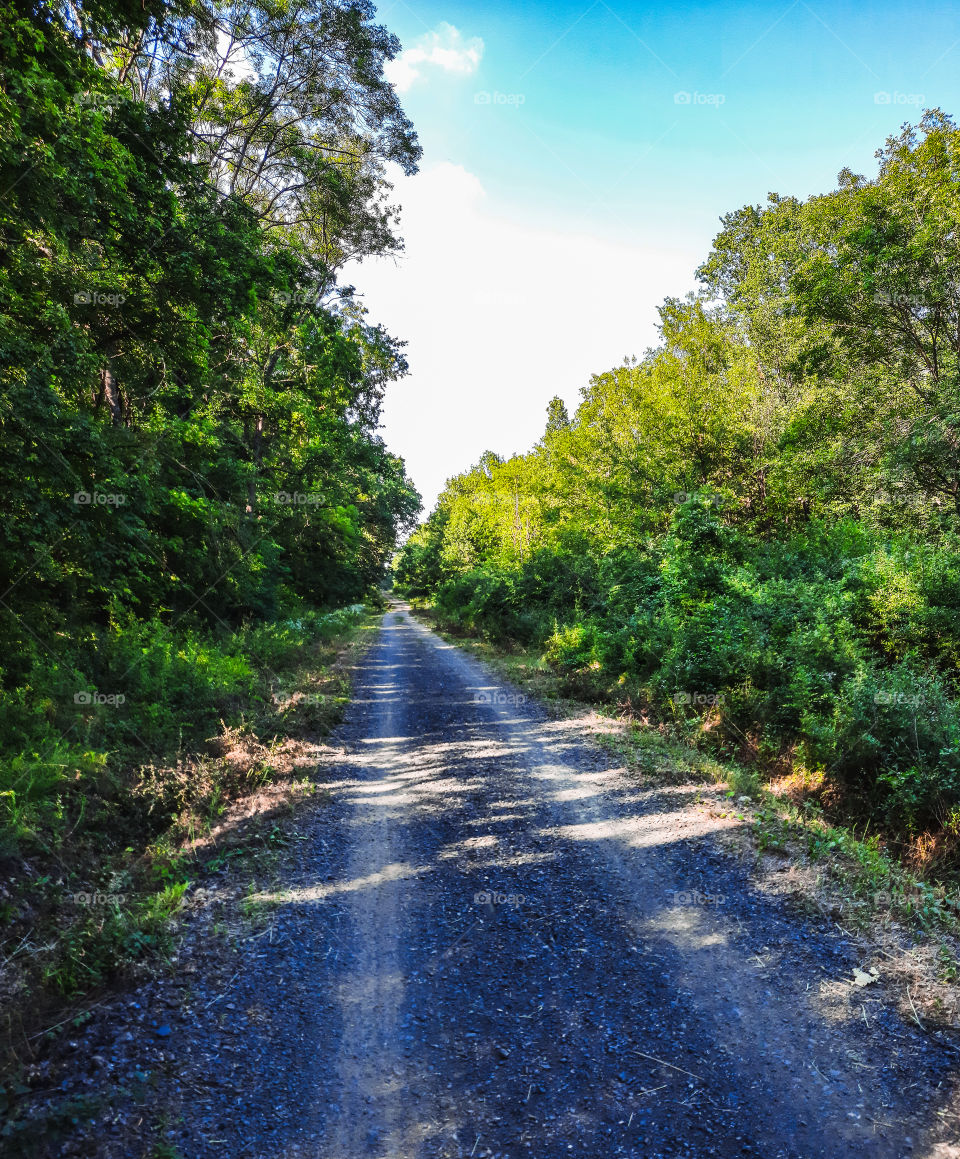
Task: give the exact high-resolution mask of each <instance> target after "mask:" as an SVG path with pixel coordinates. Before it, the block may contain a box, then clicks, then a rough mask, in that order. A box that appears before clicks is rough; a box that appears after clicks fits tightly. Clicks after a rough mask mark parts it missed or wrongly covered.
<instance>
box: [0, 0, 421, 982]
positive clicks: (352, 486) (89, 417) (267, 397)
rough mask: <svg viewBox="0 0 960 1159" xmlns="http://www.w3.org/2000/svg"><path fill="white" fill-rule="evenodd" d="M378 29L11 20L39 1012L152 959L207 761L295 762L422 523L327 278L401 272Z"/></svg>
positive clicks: (15, 821) (15, 808) (17, 892)
mask: <svg viewBox="0 0 960 1159" xmlns="http://www.w3.org/2000/svg"><path fill="white" fill-rule="evenodd" d="M374 16H375V10H374V8H373V6H372V5H371V4H368V3H366V2H365V0H347V2H344V3H339V2H328V0H304V2H298V3H295V4H285V3H273V2H271V0H264V2H262V3H261V2H259V0H253V2H252V3H248V2H241V3H238V4H230V3H221V2H220V0H196V2H195V0H183V2H181V3H177V4H168V3H166V2H164V0H145V2H144V3H139V2H138V3H132V2H130V0H89V2H86V0H82V2H79V3H76V2H73V0H70V2H68V3H65V4H63V5H59V4H57V5H50V4H45V3H32V2H31V0H25V2H23V0H5V2H4V3H3V5H2V13H0V46H2V47H0V53H2V86H0V123H2V130H0V214H2V240H0V246H2V260H0V348H2V351H3V357H2V360H0V429H2V440H3V455H2V457H0V489H2V492H3V495H4V502H5V513H4V518H3V520H2V523H0V687H2V697H0V769H2V773H0V857H2V858H3V862H4V864H5V865H6V866H7V867H9V869H10V870H11V871H12V872H13V873H14V877H12V878H11V879H10V880H11V882H15V884H13V885H12V886H11V888H10V889H6V888H4V890H3V893H2V896H0V910H2V916H3V918H4V921H5V922H8V923H10V924H8V925H7V926H6V930H5V934H4V939H5V940H4V945H5V946H6V947H8V948H12V947H14V946H17V947H18V948H20V949H22V948H23V947H24V945H25V944H26V945H27V948H29V942H28V941H27V939H28V937H34V938H40V940H41V941H42V940H43V938H42V933H41V931H42V930H43V928H44V923H43V921H40V924H39V925H37V922H38V919H39V917H41V916H43V915H47V916H49V918H50V921H51V922H52V924H53V927H54V933H53V934H52V935H51V942H50V946H52V947H53V949H52V950H51V953H50V954H46V955H45V954H43V953H39V954H33V953H32V952H31V953H32V956H33V957H34V958H35V960H36V961H35V963H34V964H36V963H37V962H39V963H40V965H42V967H43V972H44V975H45V977H46V978H47V980H48V982H49V983H50V984H51V985H52V986H53V987H54V988H55V989H60V990H63V991H67V992H70V991H73V990H77V989H82V988H84V987H86V986H89V985H90V984H95V983H96V982H98V981H99V980H100V978H101V976H102V975H104V974H105V973H110V972H112V971H115V970H116V969H118V968H120V965H121V964H122V962H123V960H124V959H125V958H128V957H130V956H134V957H135V956H137V955H138V954H140V953H141V952H144V951H146V950H148V949H149V946H148V943H149V942H150V939H151V936H152V935H149V932H148V931H149V929H150V928H155V927H156V922H155V921H154V919H155V918H157V917H158V916H159V915H160V911H162V910H163V909H164V906H165V905H166V904H167V902H169V903H170V904H174V903H175V901H176V896H177V889H182V884H183V883H182V881H181V880H180V878H179V876H178V875H177V874H176V873H174V872H173V871H172V870H171V868H170V857H169V856H167V854H169V853H170V849H166V852H165V847H163V846H162V840H163V838H164V834H165V833H166V832H167V831H168V829H169V827H170V825H171V821H172V820H175V819H176V818H178V817H180V816H181V815H182V814H183V813H184V812H185V811H186V812H187V813H189V812H191V811H196V810H199V813H200V815H201V818H204V817H205V818H206V820H207V821H209V819H210V818H211V817H215V816H216V815H217V813H218V812H219V811H220V810H221V809H222V804H218V802H222V799H223V798H224V797H227V796H229V795H230V794H231V792H234V793H236V792H241V791H249V789H250V787H251V782H250V780H249V778H245V777H243V776H240V777H237V776H232V775H230V774H229V770H228V769H227V767H226V766H223V767H222V768H221V769H220V770H219V772H218V773H217V776H216V777H214V778H213V779H212V780H211V777H210V776H204V775H203V771H202V768H201V767H199V766H198V765H197V763H196V762H197V759H199V758H202V757H203V756H204V754H206V755H207V756H208V757H209V743H210V742H211V741H215V740H216V737H217V736H218V735H222V734H223V733H224V730H225V729H226V730H227V731H228V732H229V730H230V729H234V728H244V727H245V728H250V727H252V725H253V724H256V723H257V721H258V719H260V718H261V717H263V719H264V720H266V721H267V723H268V725H269V730H270V731H266V732H264V734H263V736H262V737H261V739H263V740H264V741H265V742H266V743H269V742H270V740H271V738H272V737H273V736H275V735H276V734H277V733H278V731H279V733H280V735H282V734H283V728H281V727H280V726H281V725H282V723H283V722H282V721H278V720H277V719H276V718H275V717H276V713H275V711H274V710H275V709H276V708H277V704H278V703H282V702H283V701H284V697H286V696H287V694H288V693H289V692H290V689H291V687H292V683H293V681H292V677H291V673H290V671H288V669H290V670H292V667H296V666H297V665H298V664H300V665H302V663H303V659H302V653H303V649H304V647H305V646H306V647H307V648H308V649H309V648H311V647H314V646H317V647H325V646H326V645H327V644H328V643H329V641H330V640H331V639H332V638H333V637H334V636H336V634H337V632H338V631H340V630H341V629H343V628H345V627H346V626H349V624H350V623H353V622H355V620H356V617H357V615H358V614H359V612H362V608H360V609H359V611H358V610H357V606H359V604H360V603H361V602H362V601H363V600H364V599H365V598H367V597H368V596H370V594H371V593H375V592H376V590H377V588H378V586H379V585H380V583H381V582H382V578H383V575H384V572H385V567H386V565H387V563H388V561H389V558H390V556H391V554H392V552H393V551H394V548H395V544H396V540H397V536H398V534H399V533H400V532H401V531H402V530H403V529H405V528H409V527H410V526H412V524H413V522H414V520H415V518H416V515H417V512H418V511H419V508H420V500H419V496H418V495H417V493H416V491H415V489H414V487H413V485H412V484H411V482H410V480H409V479H408V477H407V475H406V471H405V468H404V464H403V462H402V460H401V459H399V458H398V457H397V456H396V455H394V454H392V453H390V452H389V451H388V450H387V448H386V446H385V444H384V442H383V439H382V437H381V436H380V434H379V433H378V427H379V414H380V407H381V403H382V399H383V396H384V391H385V390H386V388H387V387H388V385H389V384H390V383H391V382H393V381H394V380H396V379H398V378H400V377H401V376H403V375H404V373H406V369H407V367H406V361H405V358H404V354H403V344H402V343H401V342H400V341H398V340H397V339H395V338H394V337H392V336H391V335H389V334H388V333H386V332H385V331H384V330H383V329H382V328H381V327H379V326H376V325H373V324H371V323H370V321H369V320H368V318H367V315H366V311H365V308H364V307H363V306H362V304H361V303H360V302H359V301H358V300H357V298H356V295H355V294H354V292H353V291H352V288H351V286H350V285H349V284H347V283H346V281H345V280H344V277H343V269H344V266H345V265H346V264H347V263H349V262H351V261H353V262H356V261H357V260H362V259H364V258H370V257H374V256H378V255H384V254H391V253H395V252H398V251H399V249H400V248H401V242H400V239H399V236H398V234H397V230H396V209H395V207H394V206H393V205H392V204H391V202H390V189H391V186H390V184H389V182H388V181H387V177H386V173H387V166H388V165H391V164H392V165H395V166H399V167H400V169H401V170H402V171H403V172H406V173H413V172H415V171H416V169H417V165H418V161H419V158H420V146H419V143H418V141H417V138H416V135H415V133H414V131H413V128H412V126H411V124H410V122H409V120H408V119H407V117H406V116H405V114H404V113H403V110H402V109H401V107H400V104H399V101H398V98H397V95H396V93H395V91H394V89H393V88H392V86H391V85H390V84H389V83H388V82H387V80H385V78H384V75H383V67H384V64H385V62H387V61H389V60H391V59H392V58H393V57H394V56H395V55H396V53H397V52H398V51H399V44H398V42H397V40H396V38H395V37H394V36H393V35H392V34H391V33H389V32H387V31H386V30H385V29H384V28H383V27H381V26H380V25H378V24H377V23H375V22H374ZM343 608H348V609H350V608H352V609H353V610H352V611H346V612H344V611H336V610H335V609H343ZM331 609H334V611H332V612H331ZM334 683H336V682H334ZM325 695H326V694H325V693H318V694H317V697H316V698H315V699H316V700H317V705H318V706H319V707H318V709H317V711H316V712H315V713H314V715H315V716H319V718H320V720H319V722H316V721H315V722H314V723H320V724H322V723H323V722H324V719H326V717H325V713H326V709H325V708H324V707H323V705H324V704H325V703H326V702H325V701H324V696H325ZM334 699H335V698H334ZM271 713H273V717H271ZM264 714H265V715H264ZM288 723H289V722H288ZM265 727H266V726H265ZM198 754H199V758H198ZM191 761H193V762H194V763H193V764H191ZM200 765H201V766H202V760H201V761H200ZM261 766H262V767H261ZM256 773H257V776H258V777H261V778H262V777H266V776H269V775H270V768H269V762H266V765H264V763H263V762H260V765H259V766H258V768H257V770H256ZM157 841H161V846H159V847H158V846H156V845H155V843H156V842H157ZM174 845H175V843H174ZM130 873H133V874H135V875H136V874H140V876H141V877H142V876H143V875H144V874H146V875H147V876H146V878H145V880H143V881H141V882H140V885H139V887H138V888H139V893H137V891H136V890H132V887H131V885H130V881H129V880H128V879H127V878H126V877H125V876H124V875H128V874H130ZM118 874H119V877H118V876H117V875H118ZM118 882H119V884H118ZM174 887H175V888H174ZM78 889H79V890H81V891H82V890H86V891H88V892H89V891H95V890H120V891H125V892H126V893H128V894H131V896H132V895H133V894H134V893H136V894H137V896H138V897H140V898H141V899H142V900H141V902H140V903H138V905H137V906H133V905H131V906H129V907H126V909H125V910H124V911H123V912H122V913H121V912H120V911H114V910H111V909H110V908H109V907H108V910H107V911H106V914H107V916H106V918H104V916H103V914H100V915H95V914H85V913H84V911H82V910H80V909H77V907H74V908H73V909H72V910H71V909H70V907H69V906H68V905H66V904H65V903H64V896H65V895H66V896H70V895H71V894H72V892H74V891H76V890H78ZM165 889H166V890H168V892H169V890H170V889H172V893H170V896H168V897H167V899H166V901H164V900H163V895H164V890H165ZM158 891H159V892H158ZM158 898H159V899H160V900H159V901H158ZM151 923H153V924H152V926H151ZM31 930H32V933H30V931H31ZM18 931H19V932H18ZM24 931H27V933H26V934H24ZM21 934H24V939H25V940H24V941H21ZM96 947H100V948H99V949H97V948H96Z"/></svg>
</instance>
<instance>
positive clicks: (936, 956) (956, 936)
mask: <svg viewBox="0 0 960 1159" xmlns="http://www.w3.org/2000/svg"><path fill="white" fill-rule="evenodd" d="M414 611H415V614H416V615H418V616H419V617H421V618H422V619H423V620H424V621H425V622H426V623H427V624H429V626H430V627H431V629H432V630H433V631H435V632H437V634H438V635H440V636H441V637H442V638H443V639H445V640H446V641H448V642H450V643H453V644H456V645H457V646H458V647H460V648H462V649H463V650H464V651H467V652H469V653H471V654H472V655H473V656H475V657H476V658H477V659H480V660H482V661H484V662H485V663H487V664H488V665H489V666H490V667H491V668H492V669H493V670H494V671H495V672H497V674H498V675H500V676H501V677H502V678H503V679H504V680H507V681H509V682H510V683H512V684H514V685H516V686H517V687H518V688H520V689H521V690H522V691H523V692H525V693H526V694H527V695H530V696H532V697H535V698H536V699H537V700H538V701H540V702H541V703H542V704H544V705H545V706H547V707H548V709H549V710H550V711H552V712H555V713H556V714H557V715H558V716H560V717H576V716H581V715H583V714H585V713H593V714H595V715H596V716H598V717H601V718H605V719H606V720H609V724H610V731H609V732H601V733H600V734H599V735H598V736H597V737H596V739H597V740H598V741H599V743H601V744H602V745H603V746H604V747H606V748H608V749H609V750H610V751H611V752H613V753H615V754H616V756H617V759H618V760H620V761H622V762H623V763H624V765H625V766H626V767H627V768H629V769H630V770H631V771H633V772H635V773H638V774H640V775H641V776H643V777H644V778H646V779H648V780H649V781H650V782H652V783H653V784H658V785H678V784H691V783H694V784H702V785H703V786H704V788H705V790H707V789H708V787H709V790H710V792H709V793H707V792H705V794H704V799H703V801H702V802H701V803H702V804H703V805H704V806H705V807H709V808H713V809H716V810H717V811H718V812H717V815H718V816H721V817H724V816H731V817H734V818H737V819H739V820H740V821H742V823H743V824H742V827H741V828H739V829H737V830H735V831H733V834H734V835H733V836H730V837H727V838H724V839H725V840H730V841H732V842H733V843H734V844H735V845H736V846H737V848H738V852H739V853H740V854H741V855H745V856H748V857H750V858H751V859H752V860H753V863H754V870H755V874H754V876H755V881H756V884H757V887H758V888H759V889H761V890H765V891H766V890H769V891H770V892H783V887H782V886H781V885H780V880H781V879H782V878H783V877H784V874H783V872H782V871H783V869H784V868H785V867H790V869H791V870H792V872H791V873H790V875H789V888H788V893H789V902H790V904H791V905H792V906H793V907H794V908H797V909H799V910H801V911H803V912H805V913H807V914H808V915H811V916H815V917H819V918H822V919H825V920H827V921H829V922H830V923H831V924H833V925H836V926H837V927H839V928H840V929H841V930H842V931H843V932H844V933H845V934H849V935H852V936H854V937H857V938H860V939H865V940H867V941H869V942H871V943H872V944H873V945H874V946H875V947H876V948H877V949H878V950H879V953H880V954H881V955H883V956H884V957H885V958H886V959H887V960H888V968H889V969H890V970H892V971H893V973H894V974H896V976H897V977H898V978H899V979H900V980H901V981H903V980H906V982H907V994H908V995H911V993H912V996H910V997H909V998H908V999H907V1000H904V998H903V995H900V1004H901V1007H902V1009H903V1012H904V1013H905V1014H906V1015H907V1017H909V1018H916V1017H917V1015H916V1009H914V1005H915V1006H916V1007H918V1008H919V1009H920V1010H921V1011H923V1012H924V1018H925V1020H928V1021H930V1022H931V1023H932V1024H936V1025H940V1026H945V1025H949V1026H951V1027H953V1028H958V1027H960V1002H958V1001H957V994H956V986H955V983H956V982H957V980H958V978H960V890H958V889H957V887H956V886H955V885H954V884H952V883H949V882H941V881H937V880H936V879H935V877H933V876H932V875H931V876H928V877H925V876H923V875H922V874H917V873H916V872H915V871H914V870H913V868H912V867H910V866H907V865H905V864H904V863H903V862H902V861H901V860H900V858H898V856H897V855H896V851H895V850H892V849H891V848H889V847H888V845H887V844H885V841H884V838H883V837H882V836H880V835H879V834H873V835H871V834H869V832H868V831H865V829H864V827H862V825H861V823H860V822H858V821H854V822H852V823H851V824H844V823H842V822H839V823H838V821H837V819H836V818H835V817H832V816H829V815H828V814H827V811H826V810H825V809H824V808H823V806H822V804H821V803H820V802H819V800H818V799H817V795H816V794H817V790H818V789H819V787H820V784H821V780H822V778H820V777H818V776H816V775H815V774H805V773H804V771H803V770H802V769H801V770H798V771H795V772H794V773H793V775H791V776H774V777H772V778H770V779H769V780H768V779H765V777H764V775H763V771H762V769H761V768H759V767H757V766H755V765H748V764H740V763H737V762H736V761H733V760H729V759H724V758H723V757H721V756H718V755H717V754H716V753H715V752H712V751H711V738H710V735H709V732H710V729H709V724H710V721H709V714H706V715H705V716H704V717H702V718H699V719H697V720H692V721H691V720H690V719H686V720H684V719H683V718H675V719H673V720H669V721H653V720H651V719H650V718H649V717H647V715H646V714H645V713H644V711H643V709H642V708H638V706H637V702H636V699H634V698H631V697H630V696H625V697H624V698H623V699H622V700H620V701H619V702H618V703H611V702H610V701H609V700H607V701H604V700H602V699H600V698H596V699H595V698H592V697H589V696H584V695H583V693H584V692H585V691H586V692H589V687H588V686H585V684H584V683H583V682H582V681H581V682H578V683H576V684H571V681H570V680H569V678H568V677H566V676H564V675H562V674H561V673H558V672H557V671H555V670H554V669H553V668H551V666H550V665H549V664H548V663H547V662H546V661H545V660H544V659H543V656H542V650H541V649H539V648H537V647H521V646H518V645H503V644H500V643H497V642H494V641H491V640H489V639H487V638H484V637H477V636H468V635H463V634H459V633H456V632H451V631H450V630H449V629H448V628H447V627H446V626H444V625H443V624H441V623H438V620H437V617H436V616H435V615H434V614H433V613H432V611H431V609H430V608H429V607H424V606H422V605H421V606H415V608H414ZM578 693H579V695H578ZM718 793H719V797H718V796H717V794H718ZM858 828H859V829H861V832H860V834H859V835H858V833H857V830H858ZM893 962H895V963H896V967H895V968H894V967H893V965H892V964H891V963H893Z"/></svg>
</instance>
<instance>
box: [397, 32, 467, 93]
mask: <svg viewBox="0 0 960 1159" xmlns="http://www.w3.org/2000/svg"><path fill="white" fill-rule="evenodd" d="M482 56H483V41H482V40H481V39H480V37H479V36H473V37H471V38H470V39H469V40H465V39H464V37H463V34H462V33H461V32H460V30H459V29H457V28H454V26H453V25H452V24H447V23H446V22H445V21H442V22H441V23H440V24H438V25H437V27H436V28H434V29H432V30H431V31H430V32H428V33H426V34H425V35H424V36H421V37H420V39H419V40H418V41H416V42H415V43H414V44H413V45H411V47H410V48H405V49H404V50H403V51H402V52H401V53H400V55H399V56H398V57H397V59H396V60H389V61H387V63H386V64H385V66H384V69H383V72H384V75H385V76H386V78H387V80H388V81H390V83H391V84H392V85H393V86H394V87H395V88H396V90H397V92H401V93H405V92H406V91H407V89H409V88H410V86H411V85H412V84H413V83H414V81H416V80H419V78H420V77H421V76H422V75H423V69H424V67H425V66H433V67H434V68H441V69H443V70H444V71H445V72H456V73H460V74H461V75H463V76H469V75H470V73H473V72H476V71H477V65H479V63H480V58H481V57H482Z"/></svg>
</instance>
